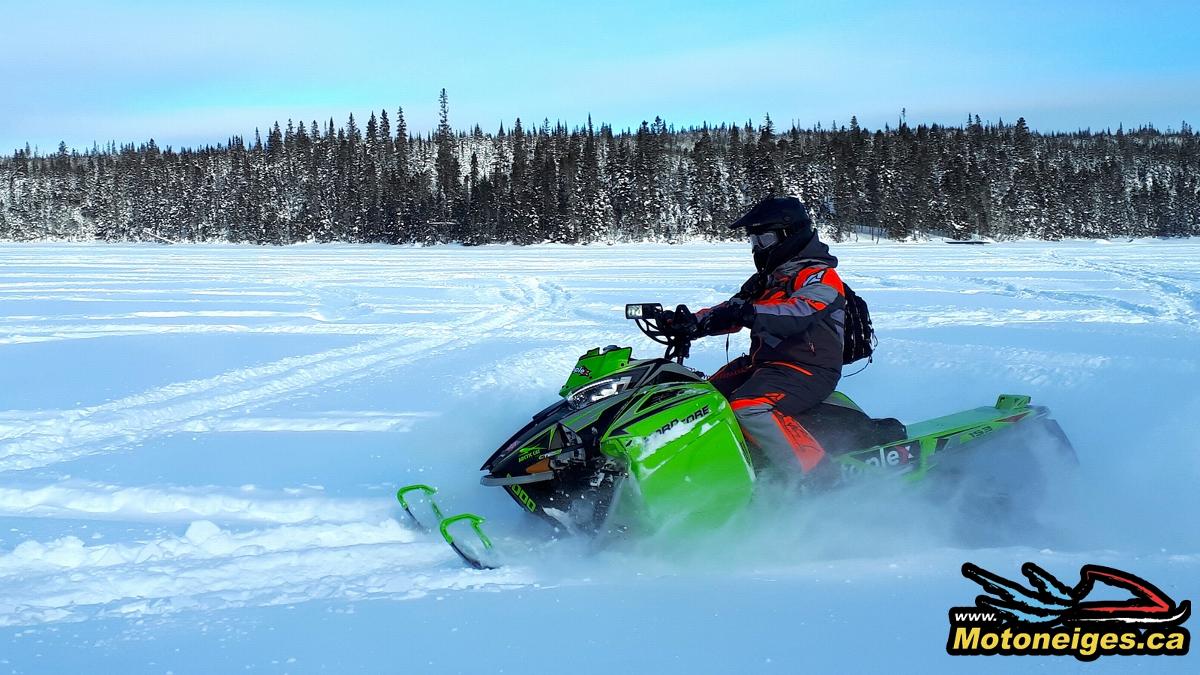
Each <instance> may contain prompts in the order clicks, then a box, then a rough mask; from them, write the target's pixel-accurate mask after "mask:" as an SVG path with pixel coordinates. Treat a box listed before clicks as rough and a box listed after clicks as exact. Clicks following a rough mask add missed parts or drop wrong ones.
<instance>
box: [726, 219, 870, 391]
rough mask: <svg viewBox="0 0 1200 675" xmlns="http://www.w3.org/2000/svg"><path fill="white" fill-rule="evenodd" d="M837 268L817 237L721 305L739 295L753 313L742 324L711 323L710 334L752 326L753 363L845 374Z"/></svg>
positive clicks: (841, 290) (843, 299) (842, 304)
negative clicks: (748, 304)
mask: <svg viewBox="0 0 1200 675" xmlns="http://www.w3.org/2000/svg"><path fill="white" fill-rule="evenodd" d="M836 267H837V258H835V257H834V256H833V255H831V254H830V253H829V247H828V246H826V245H825V244H824V243H822V242H821V241H819V240H818V239H817V238H816V237H815V236H814V237H813V238H812V239H811V240H810V241H809V242H808V244H807V245H805V246H804V248H802V249H801V250H800V252H799V253H797V254H796V255H794V256H792V257H791V258H789V259H788V260H786V261H784V262H783V263H781V264H780V265H778V266H777V267H775V268H774V269H772V270H769V271H764V272H760V273H759V274H756V275H754V276H753V277H751V278H750V279H749V280H747V281H746V283H745V284H744V285H743V286H742V290H741V291H740V292H739V293H738V294H737V295H735V296H734V297H733V298H731V299H730V300H726V301H725V302H724V303H721V305H725V304H727V303H730V302H733V301H734V299H737V298H741V299H742V300H745V301H748V302H752V303H753V306H754V311H753V312H752V313H751V315H750V316H749V317H746V319H745V323H744V324H736V323H731V324H728V325H710V326H709V330H708V333H709V334H721V333H731V332H736V331H739V330H741V329H742V328H743V327H749V328H750V361H751V364H752V365H765V364H767V363H776V364H780V365H785V366H792V367H793V368H794V369H797V370H800V371H801V372H806V373H808V374H812V372H813V371H822V372H821V373H820V374H822V375H832V376H834V378H835V379H836V377H838V376H840V375H841V372H842V342H843V338H844V326H845V305H846V297H845V294H846V291H845V286H843V284H842V279H841V277H839V276H838V273H837V270H836V269H834V268H836ZM721 305H717V307H713V308H711V309H710V311H712V310H716V309H717V308H718V307H720V306H721ZM715 316H716V315H714V318H715Z"/></svg>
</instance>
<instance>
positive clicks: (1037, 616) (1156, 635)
mask: <svg viewBox="0 0 1200 675" xmlns="http://www.w3.org/2000/svg"><path fill="white" fill-rule="evenodd" d="M962 573H963V576H964V577H966V578H968V579H970V580H971V581H974V582H975V583H977V584H979V586H980V587H981V588H982V589H983V591H984V593H983V594H981V595H979V596H978V597H976V598H975V606H973V607H953V608H951V609H950V635H949V637H948V638H947V639H946V652H947V653H949V654H950V655H952V656H978V655H994V654H1002V655H1006V656H1015V655H1054V656H1074V657H1075V658H1077V659H1080V660H1083V661H1091V660H1093V659H1096V658H1099V657H1101V656H1106V655H1113V654H1122V655H1161V656H1182V655H1184V654H1187V653H1188V647H1189V645H1190V643H1191V635H1190V634H1189V633H1188V629H1187V628H1184V627H1183V622H1184V621H1187V619H1188V617H1189V616H1191V613H1192V603H1191V601H1189V600H1183V601H1182V602H1179V603H1178V604H1176V602H1175V601H1174V600H1172V599H1171V598H1170V597H1169V596H1168V595H1167V594H1166V593H1164V592H1162V591H1161V590H1159V588H1158V587H1157V586H1155V585H1154V584H1151V583H1150V582H1148V581H1146V580H1145V579H1143V578H1141V577H1139V576H1136V575H1133V574H1130V573H1129V572H1124V571H1121V570H1118V569H1115V568H1112V567H1104V566H1102V565H1084V566H1083V567H1082V568H1081V569H1080V570H1079V583H1077V584H1075V585H1074V586H1067V585H1066V584H1064V583H1062V582H1061V581H1059V580H1058V579H1057V578H1055V577H1054V575H1052V574H1050V573H1049V572H1047V571H1046V570H1044V569H1042V568H1041V567H1039V566H1038V565H1035V564H1034V563H1031V562H1027V563H1025V564H1024V565H1022V566H1021V573H1022V574H1024V575H1025V578H1026V579H1028V580H1029V585H1028V586H1025V585H1024V584H1022V583H1019V582H1016V581H1013V580H1012V579H1006V578H1005V577H1002V576H1000V575H999V574H996V573H994V572H989V571H988V570H985V569H983V568H982V567H980V566H978V565H976V564H974V563H963V566H962ZM1098 584H1099V585H1103V586H1105V587H1109V588H1108V590H1105V591H1098V590H1097V585H1098ZM1122 595H1127V597H1124V598H1123V599H1117V600H1101V599H1092V600H1088V596H1092V597H1093V598H1096V597H1099V596H1104V597H1113V596H1122Z"/></svg>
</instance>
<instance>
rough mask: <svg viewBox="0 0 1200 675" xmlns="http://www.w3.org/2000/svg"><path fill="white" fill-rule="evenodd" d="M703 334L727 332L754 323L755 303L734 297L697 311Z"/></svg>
mask: <svg viewBox="0 0 1200 675" xmlns="http://www.w3.org/2000/svg"><path fill="white" fill-rule="evenodd" d="M696 318H697V319H698V320H699V331H700V333H701V334H702V335H715V334H718V333H727V332H729V331H731V330H736V329H738V328H740V327H743V326H750V325H751V324H753V323H754V303H752V302H746V301H745V300H743V299H741V298H738V297H734V298H730V299H729V300H726V301H725V302H722V303H721V304H719V305H714V306H713V307H710V308H708V309H702V310H700V311H699V312H696Z"/></svg>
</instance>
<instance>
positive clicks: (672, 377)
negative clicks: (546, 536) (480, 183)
mask: <svg viewBox="0 0 1200 675" xmlns="http://www.w3.org/2000/svg"><path fill="white" fill-rule="evenodd" d="M625 316H626V318H627V319H632V320H634V321H636V323H637V325H638V327H639V328H640V329H641V330H642V332H643V333H644V334H645V335H646V336H647V337H649V338H650V339H652V340H654V341H656V342H658V343H660V344H663V345H665V346H666V352H665V354H664V355H663V357H662V358H657V359H634V358H633V356H632V351H633V350H632V349H631V348H630V347H616V346H609V347H605V348H603V349H599V348H597V349H592V350H590V351H588V352H587V353H586V354H584V355H582V356H580V357H579V361H578V362H577V363H576V365H575V368H574V369H573V370H572V371H571V373H570V375H569V376H568V378H567V381H566V384H564V385H563V387H562V389H561V390H559V396H560V397H561V398H560V399H559V400H558V401H556V402H555V403H554V404H552V405H551V406H549V407H548V408H546V409H545V410H542V411H541V412H539V413H537V414H536V415H534V416H533V419H532V420H531V421H530V422H529V423H528V424H526V425H525V426H524V427H523V428H522V429H521V430H519V431H518V432H517V433H515V434H514V435H513V436H512V437H511V438H510V439H508V440H507V441H506V442H505V443H504V444H503V445H501V446H500V448H499V449H498V450H496V451H495V452H494V453H493V454H492V455H491V457H489V458H488V460H487V461H486V462H484V464H483V466H482V467H481V470H482V471H485V472H486V475H484V476H483V478H482V481H481V482H482V483H483V485H485V486H495V487H501V488H503V489H504V490H505V491H507V492H508V494H509V495H510V496H511V497H512V498H513V500H514V501H516V503H517V504H519V505H520V507H521V508H522V509H525V510H527V511H528V512H529V513H531V514H534V515H536V516H539V517H541V518H542V519H544V520H546V521H548V522H549V523H551V524H553V525H554V526H555V527H556V528H561V529H565V530H567V531H568V532H572V533H582V534H587V535H606V534H614V533H625V534H630V533H635V534H636V533H658V532H663V531H670V532H676V531H680V532H687V531H695V530H697V529H700V530H708V529H712V528H714V527H718V526H720V525H721V524H723V523H725V522H727V521H728V520H729V519H730V518H731V517H732V516H733V515H734V514H736V513H738V512H739V510H741V509H742V508H743V507H744V506H746V505H747V503H748V502H749V501H750V500H751V498H752V497H753V495H754V492H755V484H756V481H757V479H758V472H756V469H755V459H754V458H753V457H752V455H751V453H750V451H749V449H748V447H747V444H746V441H745V439H744V438H743V436H742V432H741V429H740V427H739V425H738V423H737V420H736V418H735V417H734V415H733V410H732V408H731V407H730V405H729V402H728V401H727V400H726V399H725V398H724V397H723V396H722V395H721V394H720V393H719V392H718V391H717V390H716V388H714V387H713V385H712V384H710V383H709V382H708V381H707V380H706V379H705V377H704V375H703V373H700V372H697V371H695V370H693V369H691V368H688V367H687V366H685V365H683V362H684V360H685V359H686V358H687V357H688V355H689V351H690V346H691V336H690V335H688V334H685V333H683V332H680V331H677V330H673V329H671V328H669V326H670V323H669V322H668V321H664V319H665V318H666V317H667V316H669V312H664V310H663V308H662V306H661V305H659V304H631V305H627V306H626V308H625ZM1049 415H1050V411H1049V410H1048V409H1047V408H1045V407H1043V406H1035V405H1031V404H1030V398H1029V397H1028V396H1020V395H1002V396H1000V397H999V398H998V399H997V400H996V403H995V405H992V406H983V407H979V408H974V409H971V410H965V411H963V412H959V413H955V414H952V415H947V416H945V417H938V418H935V419H931V420H928V421H925V422H918V423H915V424H910V425H907V426H905V425H903V424H901V423H900V422H899V421H897V420H894V419H872V418H871V417H869V416H868V415H867V414H866V413H864V412H863V411H862V409H860V408H859V407H858V406H857V405H856V404H855V403H854V402H853V401H852V400H850V398H849V397H848V396H846V395H845V394H842V393H840V392H835V393H834V394H833V395H831V396H830V397H829V398H828V399H827V400H826V401H825V402H824V403H822V404H821V405H819V406H817V408H816V409H814V410H812V411H810V412H808V413H805V414H804V415H802V416H801V417H800V421H801V423H802V424H804V426H805V428H806V429H808V430H809V432H810V433H812V434H813V436H814V437H815V438H816V439H817V440H818V441H819V442H820V443H821V444H822V446H823V447H824V448H825V449H826V450H827V451H828V452H829V453H830V456H831V458H832V464H831V470H830V471H829V472H827V474H826V475H825V476H824V478H823V479H822V482H823V483H825V484H826V485H827V486H836V485H838V484H844V483H848V482H851V481H855V480H858V479H860V478H863V477H866V476H872V475H875V476H895V477H897V478H898V479H900V480H906V481H921V480H922V479H924V478H925V477H926V476H928V475H930V474H931V473H939V472H941V473H950V472H953V471H958V470H959V469H960V468H961V467H960V466H959V463H957V462H955V461H953V460H954V459H956V458H960V457H963V456H964V455H966V454H967V453H966V452H965V451H967V450H970V449H973V448H977V447H980V446H982V445H984V443H985V442H988V441H992V440H999V439H1004V438H1017V439H1018V441H1020V438H1023V437H1024V435H1025V434H1027V433H1028V432H1037V433H1040V434H1042V436H1043V438H1047V439H1049V440H1050V442H1051V443H1052V444H1053V445H1054V446H1055V449H1056V450H1057V451H1058V452H1059V453H1061V454H1063V455H1064V456H1067V457H1069V458H1070V459H1071V460H1073V459H1074V450H1073V449H1072V448H1071V445H1070V442H1069V441H1068V440H1067V437H1066V435H1065V434H1064V433H1063V431H1062V429H1061V428H1060V427H1059V425H1058V423H1057V422H1056V421H1054V420H1053V419H1051V418H1050V416H1049ZM1020 444H1021V443H1020V442H1017V443H1015V445H1018V446H1019V445H1020ZM995 445H996V446H997V447H1003V448H1010V447H1012V446H1013V445H1014V444H999V443H998V444H995ZM760 464H761V462H760ZM434 492H436V491H435V490H434V489H433V488H430V487H428V486H425V485H415V486H407V487H405V488H402V489H401V490H400V493H399V495H398V496H399V499H400V502H401V504H402V505H403V506H404V508H405V510H406V511H408V512H409V514H410V515H413V510H412V508H411V505H410V502H411V501H412V497H413V496H414V493H420V494H421V495H422V496H423V497H425V498H427V499H428V505H429V506H430V507H432V511H433V517H434V520H436V521H439V525H440V529H441V532H442V535H443V536H444V537H445V538H446V540H447V541H448V542H449V543H450V544H451V545H452V546H453V547H454V548H455V550H457V551H458V552H459V554H460V555H462V556H463V558H464V559H466V560H467V562H469V563H471V564H472V565H474V566H476V567H487V566H489V565H488V564H486V562H485V561H484V559H485V558H486V557H487V556H486V550H487V549H490V548H491V542H490V541H489V540H488V539H487V537H486V535H484V534H483V531H482V529H481V528H480V524H481V523H482V522H483V521H482V519H481V518H479V517H477V516H474V515H472V514H462V515H459V516H453V517H451V518H443V514H442V513H441V511H440V509H438V507H437V506H436V504H434V503H433V502H432V495H433V493H434ZM414 519H415V520H417V521H418V522H421V520H422V519H421V518H416V517H415V516H414ZM456 523H466V524H469V525H470V526H471V528H472V535H473V539H474V538H477V539H479V541H480V543H481V544H482V545H483V549H480V548H479V547H478V546H476V545H475V544H474V541H473V539H472V541H471V544H470V545H468V546H460V544H461V543H462V542H461V541H459V540H456V539H455V538H454V536H453V535H452V534H451V532H450V530H451V529H452V526H454V525H455V524H456Z"/></svg>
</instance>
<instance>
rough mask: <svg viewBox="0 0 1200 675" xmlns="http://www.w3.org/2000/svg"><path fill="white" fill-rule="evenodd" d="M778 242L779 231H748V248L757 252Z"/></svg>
mask: <svg viewBox="0 0 1200 675" xmlns="http://www.w3.org/2000/svg"><path fill="white" fill-rule="evenodd" d="M778 243H779V232H778V231H775V230H771V231H769V232H759V233H757V234H756V233H753V232H751V233H750V250H752V251H754V252H755V253H758V252H759V251H765V250H767V249H769V248H771V247H772V246H774V245H775V244H778Z"/></svg>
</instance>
